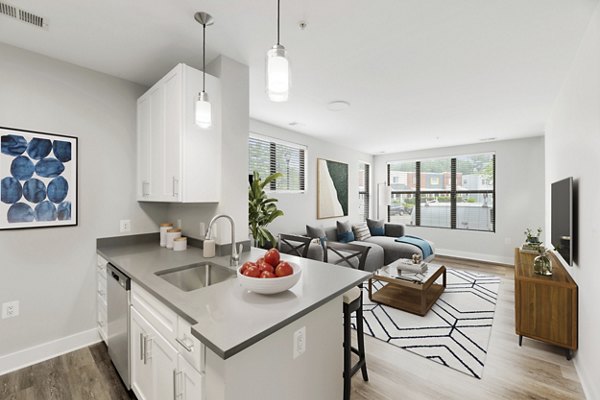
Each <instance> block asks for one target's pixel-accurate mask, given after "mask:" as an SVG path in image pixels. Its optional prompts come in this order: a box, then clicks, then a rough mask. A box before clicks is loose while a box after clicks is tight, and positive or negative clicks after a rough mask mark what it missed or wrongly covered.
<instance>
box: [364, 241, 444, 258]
mask: <svg viewBox="0 0 600 400" xmlns="http://www.w3.org/2000/svg"><path fill="white" fill-rule="evenodd" d="M359 243H371V244H377V245H379V246H380V247H381V248H382V249H383V253H384V255H385V257H384V261H383V262H384V263H385V265H388V264H390V263H392V262H394V261H396V260H397V259H399V258H412V255H413V254H415V253H416V254H420V255H421V256H423V252H422V251H421V249H420V248H418V247H417V246H413V245H411V244H406V243H400V242H396V238H395V237H389V236H372V237H370V238H369V239H367V240H366V241H364V242H359ZM429 244H430V245H431V248H432V250H433V249H434V246H433V243H431V242H429ZM434 252H435V250H434ZM433 257H434V255H431V256H430V257H428V258H427V259H425V260H423V261H430V260H432V259H433Z"/></svg>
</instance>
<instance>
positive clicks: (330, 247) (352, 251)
mask: <svg viewBox="0 0 600 400" xmlns="http://www.w3.org/2000/svg"><path fill="white" fill-rule="evenodd" d="M369 250H370V247H367V246H360V245H355V244H349V243H337V242H327V243H326V251H325V262H328V263H330V264H336V265H342V266H344V267H350V268H355V269H359V270H361V271H364V269H365V262H366V259H367V254H368V253H369ZM343 300H344V306H343V311H344V400H349V399H350V387H351V385H350V382H351V379H352V376H353V375H354V374H355V373H356V372H357V371H358V370H359V369H360V370H361V371H362V376H363V380H365V381H368V380H369V375H368V374H367V359H366V357H365V340H364V331H363V310H362V305H363V302H362V284H361V285H359V286H356V287H353V288H352V289H350V290H348V291H347V292H346V293H344V295H343ZM352 313H356V337H357V342H358V343H357V345H358V347H354V346H352V340H351V332H352V328H351V324H350V322H351V318H352ZM352 353H354V354H356V355H358V362H357V363H356V364H355V365H351V362H352V359H351V357H352Z"/></svg>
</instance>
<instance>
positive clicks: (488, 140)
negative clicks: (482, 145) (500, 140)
mask: <svg viewBox="0 0 600 400" xmlns="http://www.w3.org/2000/svg"><path fill="white" fill-rule="evenodd" d="M496 139H497V138H495V137H487V138H483V139H479V141H480V142H491V141H494V140H496Z"/></svg>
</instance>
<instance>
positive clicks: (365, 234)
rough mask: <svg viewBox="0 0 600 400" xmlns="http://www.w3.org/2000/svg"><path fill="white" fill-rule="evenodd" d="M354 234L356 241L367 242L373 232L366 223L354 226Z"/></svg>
mask: <svg viewBox="0 0 600 400" xmlns="http://www.w3.org/2000/svg"><path fill="white" fill-rule="evenodd" d="M352 232H354V238H355V239H356V240H365V239H368V238H370V237H371V232H370V231H369V227H368V226H367V223H366V222H363V223H360V224H357V225H352Z"/></svg>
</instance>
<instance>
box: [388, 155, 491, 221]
mask: <svg viewBox="0 0 600 400" xmlns="http://www.w3.org/2000/svg"><path fill="white" fill-rule="evenodd" d="M495 170H496V155H495V154H494V153H485V154H476V155H468V156H458V157H447V158H439V159H428V160H422V161H410V162H408V161H399V162H391V163H388V171H387V173H388V183H390V182H391V187H392V200H391V204H390V205H389V206H388V221H389V222H395V223H403V224H406V225H413V226H426V227H433V228H450V229H464V230H478V231H491V232H495V229H496V214H495V207H494V206H495V197H496V195H495V173H496V171H495Z"/></svg>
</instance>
